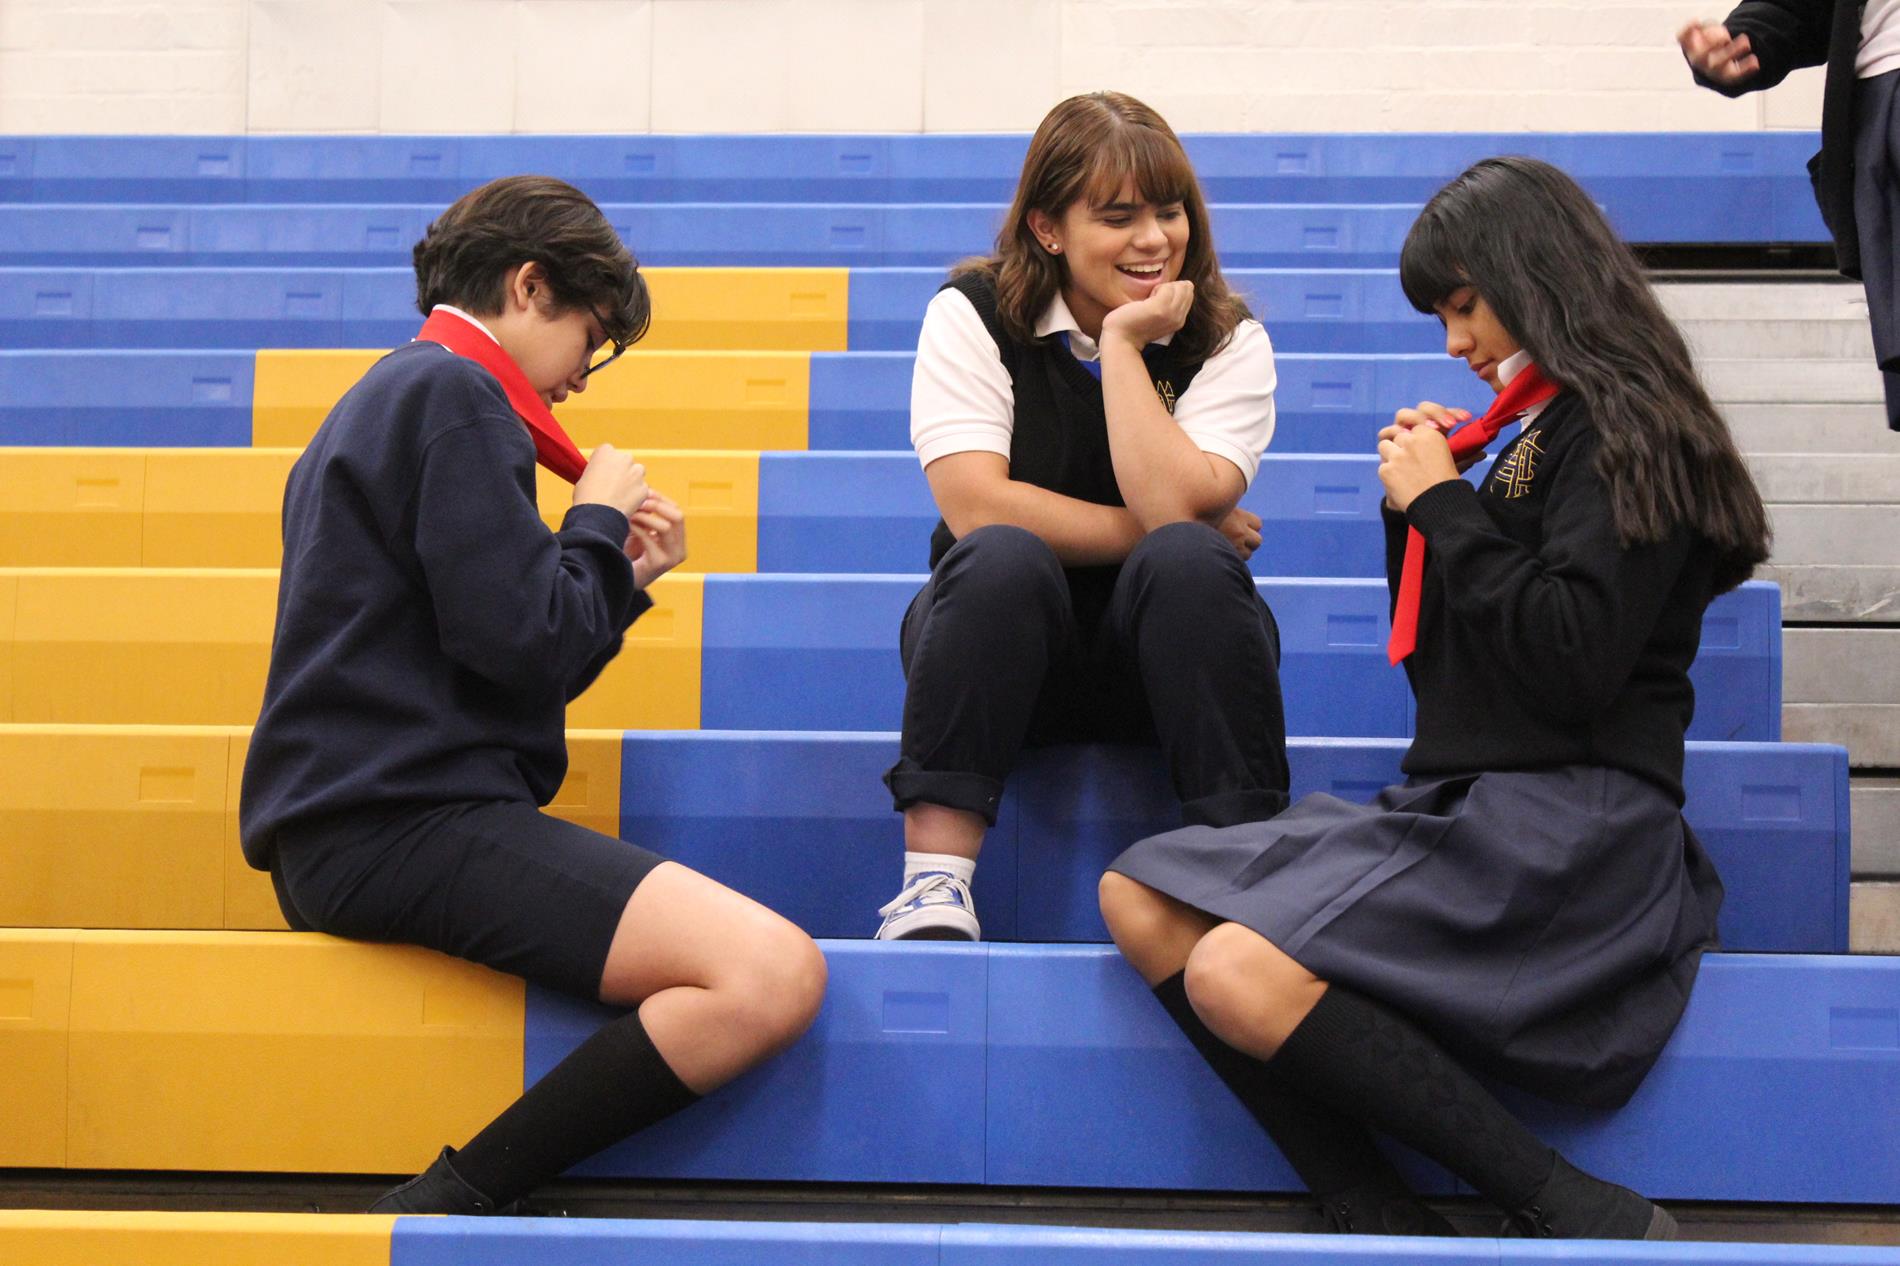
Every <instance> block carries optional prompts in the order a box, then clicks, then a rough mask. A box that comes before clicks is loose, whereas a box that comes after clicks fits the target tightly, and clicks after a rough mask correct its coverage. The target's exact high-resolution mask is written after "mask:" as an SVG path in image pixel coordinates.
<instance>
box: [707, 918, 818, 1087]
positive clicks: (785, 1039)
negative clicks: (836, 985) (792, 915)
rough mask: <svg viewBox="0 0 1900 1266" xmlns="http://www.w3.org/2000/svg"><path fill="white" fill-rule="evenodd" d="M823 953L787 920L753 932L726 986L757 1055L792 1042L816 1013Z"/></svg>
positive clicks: (786, 1045)
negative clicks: (754, 1040) (757, 1047)
mask: <svg viewBox="0 0 1900 1266" xmlns="http://www.w3.org/2000/svg"><path fill="white" fill-rule="evenodd" d="M829 975H830V973H829V969H828V968H827V967H826V965H825V956H824V954H823V953H822V952H820V951H819V949H818V946H817V944H816V943H815V942H813V940H812V939H811V938H810V937H809V936H806V935H805V934H804V932H802V931H800V930H799V929H798V928H797V927H795V926H794V925H792V924H791V923H788V922H782V921H781V924H780V926H779V927H777V928H775V929H773V930H772V931H771V932H770V933H769V934H767V935H763V936H759V937H756V938H755V939H753V940H752V941H751V943H750V944H749V945H748V947H747V953H746V956H745V959H744V961H743V962H741V963H740V964H738V965H737V966H736V967H735V969H734V970H733V971H732V972H731V973H730V975H729V977H728V979H727V982H726V985H727V987H728V988H729V989H730V990H731V991H732V1001H733V1005H734V1007H735V1009H736V1010H738V1011H739V1012H741V1013H742V1014H743V1016H744V1023H745V1026H746V1029H747V1030H748V1031H749V1032H751V1033H753V1034H754V1035H756V1037H757V1040H758V1042H759V1044H760V1046H761V1047H762V1050H761V1055H771V1054H776V1053H777V1052H779V1051H782V1050H784V1049H785V1048H786V1047H788V1046H790V1045H791V1044H792V1043H793V1042H796V1041H797V1040H798V1039H799V1038H800V1037H802V1036H803V1035H804V1033H805V1030H806V1029H809V1028H810V1027H811V1024H812V1021H813V1020H815V1019H817V1017H818V1009H819V1007H821V1006H822V1005H823V1004H824V1001H825V985H826V983H827V981H828V979H829Z"/></svg>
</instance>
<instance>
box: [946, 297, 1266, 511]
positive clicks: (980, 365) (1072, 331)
mask: <svg viewBox="0 0 1900 1266" xmlns="http://www.w3.org/2000/svg"><path fill="white" fill-rule="evenodd" d="M1062 332H1066V333H1067V334H1068V336H1069V349H1070V351H1072V352H1073V353H1074V354H1075V356H1076V359H1078V360H1083V361H1093V360H1097V359H1099V358H1100V356H1101V350H1100V349H1099V348H1098V347H1097V346H1096V344H1095V342H1094V340H1092V339H1090V338H1089V337H1088V336H1087V335H1086V334H1084V333H1082V329H1081V327H1080V326H1079V325H1077V324H1076V321H1075V317H1074V316H1073V315H1072V314H1071V313H1070V311H1069V305H1068V304H1067V303H1065V302H1064V301H1063V298H1062V296H1061V295H1060V294H1058V295H1057V296H1056V297H1055V301H1054V302H1053V303H1051V304H1050V305H1049V306H1048V308H1047V309H1045V310H1044V312H1043V314H1042V317H1041V319H1040V320H1038V321H1037V322H1036V336H1037V337H1038V338H1042V337H1046V336H1048V335H1051V334H1057V333H1062ZM1161 341H1162V342H1163V343H1166V342H1168V340H1167V339H1162V340H1161ZM1278 381H1279V380H1278V378H1277V376H1276V375H1275V373H1274V368H1273V344H1272V342H1271V341H1269V340H1268V338H1267V332H1266V330H1265V329H1264V328H1262V326H1261V324H1260V322H1258V321H1253V320H1248V321H1242V322H1241V323H1240V324H1239V325H1238V326H1237V327H1236V328H1235V329H1234V336H1233V337H1232V338H1231V339H1229V340H1228V342H1227V346H1225V347H1223V348H1221V350H1220V351H1218V352H1216V353H1215V354H1214V355H1212V356H1210V357H1208V358H1207V360H1206V361H1205V362H1204V363H1203V364H1202V365H1201V369H1200V372H1199V373H1197V374H1196V375H1195V376H1194V381H1193V382H1191V383H1189V384H1188V389H1187V390H1186V391H1185V392H1183V393H1181V397H1180V398H1179V399H1178V400H1176V401H1175V402H1174V420H1175V422H1176V423H1177V424H1178V425H1179V426H1180V428H1181V429H1182V430H1183V431H1185V432H1186V433H1187V436H1188V438H1189V439H1191V440H1193V441H1194V443H1195V445H1196V446H1197V447H1198V448H1200V450H1201V451H1202V452H1205V453H1212V454H1214V455H1215V456H1217V457H1224V458H1226V459H1227V460H1228V461H1230V462H1232V463H1233V464H1234V465H1235V466H1237V467H1238V468H1239V469H1240V473H1241V474H1242V475H1244V476H1245V477H1246V480H1247V482H1248V483H1249V484H1251V483H1252V482H1253V477H1254V472H1255V471H1256V470H1258V468H1259V465H1260V454H1261V453H1263V452H1265V451H1266V448H1267V444H1268V442H1269V441H1270V440H1272V438H1273V392H1274V388H1275V387H1276V386H1277V385H1278ZM1015 419H1016V395H1015V391H1014V390H1013V389H1012V387H1011V385H1010V380H1009V370H1008V369H1006V368H1004V366H1003V355H1002V352H1001V351H999V350H998V348H997V346H996V340H995V339H993V338H991V337H990V332H989V331H988V330H987V329H985V328H984V326H983V318H982V317H981V316H979V315H977V311H976V307H975V305H973V304H972V303H971V302H970V300H969V297H968V296H966V295H965V294H963V293H962V292H961V291H959V290H940V291H938V292H937V295H936V297H935V298H934V299H932V300H931V301H930V306H929V307H927V308H925V309H924V326H923V331H922V333H920V334H919V335H918V338H917V368H916V370H915V371H914V372H913V374H912V375H911V380H910V442H911V446H912V447H913V448H915V449H916V450H917V457H918V459H919V460H920V461H922V463H923V464H924V465H926V466H928V465H930V463H932V462H934V461H936V460H937V459H938V458H939V457H947V456H949V455H950V454H952V453H968V452H983V453H998V454H1001V455H1002V456H1003V457H1008V456H1009V448H1010V436H1011V434H1012V432H1013V431H1014V429H1015Z"/></svg>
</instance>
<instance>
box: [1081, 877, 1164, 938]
mask: <svg viewBox="0 0 1900 1266" xmlns="http://www.w3.org/2000/svg"><path fill="white" fill-rule="evenodd" d="M1154 897H1155V890H1154V889H1152V888H1150V887H1148V885H1146V884H1141V883H1136V882H1135V881H1134V880H1132V879H1130V878H1129V877H1128V876H1126V875H1124V874H1121V873H1120V872H1118V871H1113V870H1109V871H1104V872H1102V881H1101V882H1100V883H1099V884H1097V885H1096V886H1095V898H1096V901H1097V903H1098V904H1100V906H1101V907H1102V922H1104V923H1106V924H1108V933H1109V935H1110V936H1112V937H1114V938H1115V943H1116V944H1118V945H1119V944H1120V943H1121V940H1122V937H1123V935H1124V934H1134V933H1138V932H1139V930H1140V927H1141V924H1142V922H1143V918H1142V916H1143V915H1144V914H1146V913H1148V912H1149V911H1150V910H1151V909H1152V907H1153V904H1154Z"/></svg>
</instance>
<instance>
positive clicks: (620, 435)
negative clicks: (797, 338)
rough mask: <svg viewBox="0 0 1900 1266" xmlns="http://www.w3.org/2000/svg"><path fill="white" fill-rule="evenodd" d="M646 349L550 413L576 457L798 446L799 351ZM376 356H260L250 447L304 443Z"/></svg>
mask: <svg viewBox="0 0 1900 1266" xmlns="http://www.w3.org/2000/svg"><path fill="white" fill-rule="evenodd" d="M655 328H656V329H657V328H658V327H657V326H656V327H655ZM645 348H646V344H645V343H641V344H639V345H638V346H637V348H636V350H635V352H634V353H633V354H630V355H628V356H626V357H624V358H622V359H621V360H619V361H618V362H616V363H615V364H614V366H613V368H611V369H609V370H607V371H605V372H603V373H601V374H599V375H597V376H596V377H594V378H593V379H590V380H589V383H588V387H587V390H586V391H584V392H582V393H580V394H579V395H574V396H569V397H568V398H567V400H566V401H565V402H564V403H562V404H561V406H560V407H559V409H558V410H557V411H556V414H557V416H558V417H559V418H560V419H561V425H562V426H563V427H565V428H566V429H567V431H568V433H569V434H570V435H572V436H573V437H574V442H575V443H576V444H578V445H580V447H581V449H582V451H584V452H591V451H592V450H593V448H594V447H595V446H596V445H598V444H601V443H611V444H614V445H617V446H619V447H621V448H632V449H649V448H700V449H705V448H715V449H717V448H737V449H758V448H766V449H803V448H805V447H807V444H808V437H809V430H810V428H809V424H808V419H809V415H810V407H811V357H810V355H809V354H808V353H805V352H758V351H734V352H680V351H676V352H659V351H648V350H645ZM384 354H385V353H384V352H382V351H261V352H259V353H258V354H257V377H256V386H255V389H254V391H253V394H252V398H251V399H252V404H251V443H252V444H254V445H256V446H258V447H260V448H277V447H288V448H301V447H302V446H303V445H305V444H307V443H309V442H310V437H311V436H312V435H314V434H316V430H317V426H318V424H319V423H321V422H322V421H323V418H324V415H325V414H327V413H328V412H329V411H330V407H331V406H332V405H334V404H335V403H336V402H337V400H338V399H340V398H341V397H342V395H343V393H344V392H346V391H348V390H349V389H350V388H351V387H353V386H354V385H356V381H357V379H359V378H361V377H362V376H363V373H364V371H365V370H367V369H368V368H369V367H370V366H371V365H373V364H374V363H375V362H376V361H377V359H378V358H379V357H381V356H383V355H384Z"/></svg>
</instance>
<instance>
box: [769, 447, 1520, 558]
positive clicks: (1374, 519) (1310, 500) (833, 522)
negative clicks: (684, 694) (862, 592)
mask: <svg viewBox="0 0 1900 1266" xmlns="http://www.w3.org/2000/svg"><path fill="white" fill-rule="evenodd" d="M1378 466H1379V459H1378V457H1377V456H1376V455H1373V454H1371V453H1367V454H1366V455H1364V456H1353V457H1347V456H1324V457H1322V456H1295V455H1280V454H1275V453H1272V452H1269V453H1268V454H1267V455H1266V456H1265V457H1264V458H1262V459H1261V462H1260V467H1259V470H1258V471H1257V473H1256V474H1255V476H1254V481H1253V484H1252V485H1251V486H1250V487H1249V488H1248V490H1247V493H1246V495H1245V496H1244V497H1242V498H1241V502H1240V504H1241V506H1242V507H1243V508H1245V509H1248V510H1252V511H1253V512H1254V513H1255V514H1258V515H1259V516H1260V519H1261V539H1262V544H1261V547H1260V549H1259V550H1258V551H1257V552H1255V554H1254V556H1253V558H1252V559H1251V560H1250V562H1249V565H1250V566H1251V567H1252V569H1253V572H1254V574H1255V575H1256V576H1309V577H1324V576H1376V577H1381V578H1383V577H1384V575H1385V527H1384V524H1383V522H1382V520H1381V518H1380V515H1379V503H1380V501H1381V500H1382V499H1383V498H1384V496H1385V490H1384V489H1383V488H1381V487H1380V486H1379V473H1378ZM1486 469H1488V467H1486V466H1482V465H1481V466H1477V467H1473V469H1472V471H1471V472H1470V473H1469V474H1468V475H1467V478H1470V479H1473V480H1476V479H1478V478H1480V477H1482V475H1483V473H1484V471H1485V470H1486ZM936 522H937V506H936V502H935V501H933V500H932V499H931V496H930V488H929V485H928V484H927V483H926V481H925V479H924V474H923V471H922V469H921V468H920V467H919V466H918V463H917V459H916V458H915V457H914V456H912V455H911V454H910V453H896V452H893V453H765V454H762V455H761V456H760V459H759V558H758V570H760V571H762V572H855V571H863V572H878V571H888V572H901V571H909V570H911V569H913V568H916V567H919V566H922V565H923V564H924V563H926V562H927V561H928V559H929V553H928V550H927V548H926V544H927V542H928V541H929V539H930V532H931V528H932V527H933V526H934V525H935V524H936Z"/></svg>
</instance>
